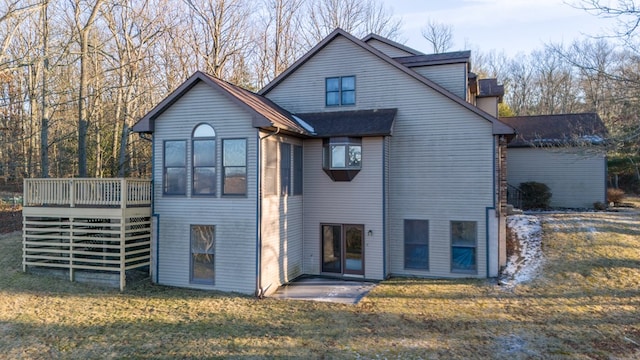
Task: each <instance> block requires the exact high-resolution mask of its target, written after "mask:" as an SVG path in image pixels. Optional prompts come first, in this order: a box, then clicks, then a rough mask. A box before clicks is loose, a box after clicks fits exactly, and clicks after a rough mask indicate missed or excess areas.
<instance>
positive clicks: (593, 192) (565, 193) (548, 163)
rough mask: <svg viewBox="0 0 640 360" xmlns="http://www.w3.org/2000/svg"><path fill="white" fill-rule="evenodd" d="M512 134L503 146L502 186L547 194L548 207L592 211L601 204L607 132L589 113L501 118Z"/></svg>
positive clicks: (604, 198)
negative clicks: (529, 186)
mask: <svg viewBox="0 0 640 360" xmlns="http://www.w3.org/2000/svg"><path fill="white" fill-rule="evenodd" d="M500 120H502V121H504V122H505V123H507V124H509V125H510V126H511V127H513V128H514V129H516V132H517V134H518V135H517V137H516V138H515V139H514V140H513V141H511V142H510V143H509V145H508V151H507V164H508V168H509V171H508V172H507V182H508V183H509V184H510V185H512V186H515V187H518V186H519V185H520V183H523V182H528V181H536V182H540V183H544V184H546V185H547V186H549V188H550V189H551V193H552V196H551V206H552V207H560V208H592V207H593V206H594V203H595V202H601V203H605V202H606V187H607V185H606V177H607V159H606V149H605V147H604V140H605V138H606V136H607V130H606V128H605V126H604V124H603V123H602V120H601V119H600V117H599V116H598V114H595V113H586V114H562V115H540V116H518V117H506V118H501V119H500Z"/></svg>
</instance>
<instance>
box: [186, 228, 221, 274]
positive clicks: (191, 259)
mask: <svg viewBox="0 0 640 360" xmlns="http://www.w3.org/2000/svg"><path fill="white" fill-rule="evenodd" d="M196 226H206V227H211V234H212V236H213V239H212V243H213V246H212V250H213V252H212V253H211V255H212V257H213V259H212V262H213V277H212V278H211V280H208V279H196V278H194V272H193V270H194V267H193V266H194V262H193V254H194V252H193V228H194V227H196ZM198 254H203V253H198ZM189 283H190V284H199V285H215V284H216V226H215V225H211V224H190V226H189Z"/></svg>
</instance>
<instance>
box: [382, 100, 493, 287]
mask: <svg viewBox="0 0 640 360" xmlns="http://www.w3.org/2000/svg"><path fill="white" fill-rule="evenodd" d="M428 109H429V110H426V109H425V110H424V111H422V112H421V111H416V112H415V113H402V114H401V116H400V118H399V119H397V124H396V128H395V132H394V136H393V137H392V139H391V164H390V174H391V175H390V183H391V186H390V193H389V197H390V201H389V202H390V208H389V212H390V229H389V232H390V241H391V254H390V255H391V265H392V267H391V272H392V273H394V274H406V275H424V276H437V277H460V276H468V275H466V274H462V275H461V274H457V273H451V271H450V268H451V246H450V221H452V220H461V221H475V222H477V226H478V227H477V229H478V239H477V240H478V242H477V246H478V247H477V265H478V273H477V275H478V276H481V277H484V276H485V275H486V226H485V222H486V208H487V207H492V206H493V189H494V183H493V176H494V172H493V137H492V135H491V126H490V124H489V123H488V122H483V121H479V120H478V119H477V118H474V117H473V116H469V115H468V114H465V112H464V111H463V110H462V109H459V108H455V107H452V106H449V107H448V108H447V106H446V103H440V104H432V107H429V108H428ZM399 115H400V114H399ZM454 124H455V127H454ZM454 129H458V130H459V131H455V130H454ZM405 219H423V220H428V221H429V271H415V270H406V269H404V228H403V225H404V223H403V221H404V220H405Z"/></svg>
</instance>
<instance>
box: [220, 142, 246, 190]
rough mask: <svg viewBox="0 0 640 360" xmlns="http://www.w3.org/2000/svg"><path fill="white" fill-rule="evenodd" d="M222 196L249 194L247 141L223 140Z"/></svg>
mask: <svg viewBox="0 0 640 360" xmlns="http://www.w3.org/2000/svg"><path fill="white" fill-rule="evenodd" d="M222 178H223V181H222V194H223V195H246V194H247V140H246V139H223V140H222Z"/></svg>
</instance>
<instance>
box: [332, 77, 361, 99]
mask: <svg viewBox="0 0 640 360" xmlns="http://www.w3.org/2000/svg"><path fill="white" fill-rule="evenodd" d="M325 91H326V96H325V99H326V105H327V106H339V105H354V104H355V103H356V77H355V76H342V77H330V78H326V79H325Z"/></svg>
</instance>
